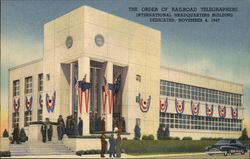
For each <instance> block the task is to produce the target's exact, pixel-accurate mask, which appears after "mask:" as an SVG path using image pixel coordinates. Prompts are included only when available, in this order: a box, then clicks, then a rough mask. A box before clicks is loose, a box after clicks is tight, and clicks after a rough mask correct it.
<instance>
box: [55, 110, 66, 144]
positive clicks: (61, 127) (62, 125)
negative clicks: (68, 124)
mask: <svg viewBox="0 0 250 159" xmlns="http://www.w3.org/2000/svg"><path fill="white" fill-rule="evenodd" d="M57 123H58V126H57V135H58V140H62V138H63V134H64V131H65V123H64V120H63V118H62V115H59V118H58V120H57Z"/></svg>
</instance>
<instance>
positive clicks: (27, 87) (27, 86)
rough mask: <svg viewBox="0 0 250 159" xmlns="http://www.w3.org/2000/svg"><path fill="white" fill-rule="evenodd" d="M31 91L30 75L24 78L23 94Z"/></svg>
mask: <svg viewBox="0 0 250 159" xmlns="http://www.w3.org/2000/svg"><path fill="white" fill-rule="evenodd" d="M29 93H32V77H31V76H30V77H26V78H25V94H29Z"/></svg>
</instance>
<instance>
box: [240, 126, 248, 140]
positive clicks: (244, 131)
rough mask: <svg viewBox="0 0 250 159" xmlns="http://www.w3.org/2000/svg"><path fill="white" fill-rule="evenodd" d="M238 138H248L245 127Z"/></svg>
mask: <svg viewBox="0 0 250 159" xmlns="http://www.w3.org/2000/svg"><path fill="white" fill-rule="evenodd" d="M239 139H240V140H248V135H247V130H246V128H244V129H243V131H242V134H241V137H240V138H239Z"/></svg>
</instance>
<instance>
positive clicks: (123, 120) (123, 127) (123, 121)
mask: <svg viewBox="0 0 250 159" xmlns="http://www.w3.org/2000/svg"><path fill="white" fill-rule="evenodd" d="M122 132H126V123H125V119H124V117H122Z"/></svg>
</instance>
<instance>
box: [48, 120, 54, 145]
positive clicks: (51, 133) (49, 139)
mask: <svg viewBox="0 0 250 159" xmlns="http://www.w3.org/2000/svg"><path fill="white" fill-rule="evenodd" d="M48 126H49V128H48V141H51V139H52V135H53V127H52V124H51V123H50V122H48Z"/></svg>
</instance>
